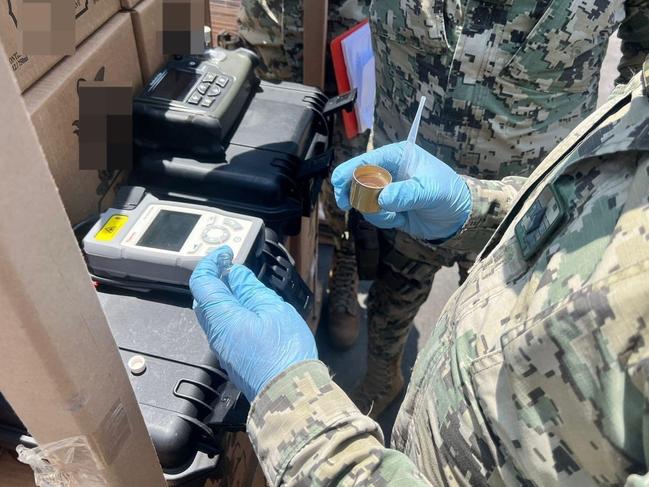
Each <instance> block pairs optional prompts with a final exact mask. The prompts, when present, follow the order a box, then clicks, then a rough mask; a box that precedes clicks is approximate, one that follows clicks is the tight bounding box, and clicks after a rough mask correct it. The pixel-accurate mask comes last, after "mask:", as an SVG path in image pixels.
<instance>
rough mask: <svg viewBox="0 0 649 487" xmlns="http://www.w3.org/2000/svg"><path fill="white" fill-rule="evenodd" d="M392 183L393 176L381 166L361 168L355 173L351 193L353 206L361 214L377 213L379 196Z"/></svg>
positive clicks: (350, 198) (350, 197) (350, 199)
mask: <svg viewBox="0 0 649 487" xmlns="http://www.w3.org/2000/svg"><path fill="white" fill-rule="evenodd" d="M391 182H392V175H391V174H390V173H389V172H388V171H386V170H385V169H383V168H382V167H379V166H373V165H365V166H359V167H357V168H356V170H355V171H354V176H353V179H352V187H351V190H350V193H349V201H350V203H351V205H352V206H353V207H354V208H356V209H357V210H358V211H360V212H361V213H377V212H378V211H379V210H380V209H381V207H380V206H379V194H381V191H382V190H383V188H385V187H386V186H387V185H388V184H390V183H391Z"/></svg>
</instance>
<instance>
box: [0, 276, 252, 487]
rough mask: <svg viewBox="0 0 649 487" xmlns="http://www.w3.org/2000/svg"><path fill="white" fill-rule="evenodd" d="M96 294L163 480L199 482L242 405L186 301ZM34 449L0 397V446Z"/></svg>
mask: <svg viewBox="0 0 649 487" xmlns="http://www.w3.org/2000/svg"><path fill="white" fill-rule="evenodd" d="M98 296H99V300H100V302H101V305H102V308H103V309H104V312H105V313H106V317H107V318H108V323H109V325H110V328H111V331H112V332H113V335H114V337H115V341H116V342H117V345H118V347H119V351H120V354H121V356H122V359H123V363H124V366H125V367H126V368H127V371H128V367H127V362H128V360H129V359H130V358H131V357H132V356H133V355H141V356H143V357H144V358H145V360H146V364H147V367H146V370H145V372H144V373H142V374H141V375H134V374H132V373H131V372H127V373H128V376H129V378H130V381H131V384H132V386H133V390H134V391H135V396H136V398H137V401H138V403H139V405H140V409H141V411H142V415H143V417H144V421H145V423H146V426H147V429H148V431H149V434H150V435H151V439H152V441H153V444H154V446H155V449H156V452H157V454H158V457H159V460H160V464H161V465H162V468H163V471H164V473H165V477H166V479H167V482H168V483H169V484H170V485H182V486H190V485H194V484H195V485H203V483H204V481H205V479H206V478H207V477H208V476H209V475H210V474H213V473H214V471H215V469H216V466H217V463H218V461H219V453H220V450H219V446H220V435H221V434H222V433H223V432H224V431H227V430H240V429H243V427H244V423H245V418H246V410H247V402H246V400H245V398H243V396H242V395H241V393H240V392H239V391H238V390H236V389H235V388H234V386H233V385H232V384H231V383H229V382H227V380H226V379H225V377H224V375H223V373H222V372H221V371H220V370H219V369H218V360H217V358H216V356H215V355H214V354H213V353H212V352H211V350H210V348H209V344H208V342H207V339H206V337H205V334H204V333H203V331H202V330H201V328H200V325H199V324H198V322H197V320H196V317H195V314H194V311H193V310H192V309H191V298H190V297H189V296H179V295H175V294H172V293H163V292H150V293H141V292H133V293H129V292H125V291H124V290H121V289H120V290H115V289H114V288H110V287H104V286H100V287H99V289H98ZM21 443H22V444H24V445H26V446H35V442H34V440H33V439H32V438H31V437H30V436H29V434H28V433H27V431H26V430H25V428H24V426H23V425H22V423H21V422H20V420H19V419H18V417H17V416H16V415H15V414H14V412H13V411H12V410H11V407H10V406H9V404H7V403H6V401H5V400H4V399H3V398H2V396H1V395H0V446H4V447H6V448H15V447H16V445H18V444H21Z"/></svg>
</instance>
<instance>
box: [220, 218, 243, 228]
mask: <svg viewBox="0 0 649 487" xmlns="http://www.w3.org/2000/svg"><path fill="white" fill-rule="evenodd" d="M223 225H225V226H226V227H230V228H231V229H232V230H241V229H242V228H243V226H241V223H239V222H238V221H236V220H233V219H232V218H224V219H223Z"/></svg>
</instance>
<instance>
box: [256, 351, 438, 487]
mask: <svg viewBox="0 0 649 487" xmlns="http://www.w3.org/2000/svg"><path fill="white" fill-rule="evenodd" d="M247 427H248V434H249V435H250V439H251V441H252V444H253V446H254V448H255V451H256V453H257V457H258V458H259V461H260V463H261V466H262V469H263V471H264V474H265V475H266V479H267V481H268V483H269V484H270V485H273V486H276V485H291V486H293V485H319V486H334V485H336V486H338V485H339V486H343V485H394V486H397V485H398V486H402V485H408V486H415V487H417V486H426V485H430V484H429V483H428V482H427V481H426V479H425V478H424V477H423V476H422V474H420V473H419V471H418V470H417V469H416V468H415V466H414V465H413V463H412V462H411V461H410V460H409V459H408V457H406V456H405V455H404V454H403V453H399V452H397V451H395V450H390V449H388V448H385V447H384V446H383V435H382V433H381V429H380V428H379V425H378V424H376V423H375V422H374V421H372V420H371V419H370V418H368V417H367V416H364V415H363V414H361V412H360V411H359V410H358V409H357V408H356V406H354V404H353V403H352V401H351V400H350V399H349V398H348V397H347V396H346V395H345V393H344V392H343V391H342V390H341V389H340V388H339V387H338V386H337V385H336V384H335V383H334V382H333V380H331V377H330V376H329V371H328V369H327V367H326V366H325V365H324V364H323V363H322V362H319V361H307V362H301V363H299V364H297V365H295V366H293V367H291V368H289V369H288V370H286V371H285V372H283V373H282V374H280V375H279V376H278V377H276V378H275V379H273V380H272V381H271V382H270V384H268V385H267V386H266V387H265V388H264V390H263V391H262V392H261V393H260V394H259V396H257V398H256V399H255V401H254V402H253V404H252V406H251V408H250V414H249V416H248V424H247Z"/></svg>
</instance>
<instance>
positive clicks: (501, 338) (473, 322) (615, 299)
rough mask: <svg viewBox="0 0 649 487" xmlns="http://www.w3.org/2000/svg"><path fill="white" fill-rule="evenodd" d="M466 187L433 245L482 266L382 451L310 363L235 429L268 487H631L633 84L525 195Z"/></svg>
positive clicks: (637, 363)
mask: <svg viewBox="0 0 649 487" xmlns="http://www.w3.org/2000/svg"><path fill="white" fill-rule="evenodd" d="M646 66H647V74H646V76H647V79H648V80H649V63H648V64H647V65H646ZM467 183H468V185H469V187H470V189H471V192H472V194H473V201H474V205H473V209H472V214H471V216H470V217H469V219H468V221H467V223H466V224H465V226H464V228H463V229H462V230H461V232H460V234H459V235H458V236H457V237H455V238H453V239H451V240H449V241H447V242H446V243H445V244H444V245H446V246H450V247H452V248H459V249H463V250H467V249H469V250H473V251H479V249H482V248H483V247H484V250H483V251H482V254H481V255H480V257H479V258H478V260H477V262H476V264H475V266H474V267H473V268H472V270H471V272H470V274H469V277H468V279H467V281H466V282H465V283H464V284H463V285H462V286H461V287H460V288H459V289H458V290H457V292H456V293H455V294H454V295H453V296H452V297H451V299H450V300H449V302H448V304H447V305H446V307H445V309H444V311H443V312H442V315H441V317H440V318H439V321H438V323H437V324H436V326H435V327H434V328H433V330H434V331H433V333H432V336H431V337H430V338H429V340H428V342H427V344H426V346H425V348H424V349H423V351H422V352H421V353H420V355H419V357H418V359H417V362H416V364H415V368H414V371H413V375H412V379H411V382H410V385H409V387H408V392H407V395H406V398H405V400H404V403H403V405H402V407H401V411H400V413H399V416H398V418H397V422H396V425H395V428H394V432H393V448H394V449H387V448H384V447H383V446H382V436H381V432H380V429H379V427H378V425H377V424H376V423H374V422H373V421H372V420H370V419H369V418H367V417H365V416H363V415H362V414H361V413H360V412H359V411H358V410H357V409H356V408H355V407H354V405H353V404H352V403H351V401H350V400H349V399H348V398H347V397H346V396H345V394H344V393H343V392H342V391H341V390H340V389H339V388H338V387H337V386H336V385H335V384H334V382H333V381H332V380H331V379H330V377H329V374H328V371H327V369H326V367H325V366H324V365H323V364H322V363H320V362H317V361H313V362H303V363H301V364H297V365H295V366H294V367H293V368H292V369H289V370H288V371H286V372H285V373H283V374H282V375H280V376H279V377H277V378H276V379H275V380H274V381H272V383H271V384H269V385H268V386H267V388H266V389H265V390H264V391H262V392H261V394H260V395H259V396H258V398H257V399H256V400H255V401H254V403H253V405H252V408H251V411H250V416H249V419H248V432H249V434H250V436H251V439H252V441H253V445H254V446H255V449H256V451H257V454H258V456H259V458H260V461H261V464H262V466H263V469H264V472H265V474H266V476H267V479H268V480H269V481H270V483H271V484H272V485H341V486H342V485H395V486H411V485H415V486H416V485H428V484H431V485H435V486H443V485H456V484H459V485H491V486H498V485H529V486H532V485H533V486H555V485H557V486H558V485H561V486H589V485H625V484H626V485H628V486H631V485H633V486H639V485H647V483H648V482H649V477H647V475H646V473H647V465H648V462H649V329H648V328H647V327H648V325H649V93H645V90H644V89H643V86H642V84H641V79H640V77H635V78H633V80H632V82H631V83H630V85H629V87H628V88H627V91H626V92H624V93H622V94H620V95H619V96H618V97H616V98H613V99H612V100H611V101H609V102H608V103H607V104H606V105H605V106H603V107H602V108H601V109H600V110H598V111H597V112H596V113H594V114H593V115H591V116H590V117H589V118H587V119H586V120H585V121H584V122H583V123H581V124H580V125H579V126H578V127H577V128H576V129H575V130H574V131H573V132H572V133H571V134H570V135H569V136H568V137H567V138H566V139H565V140H564V141H563V143H562V144H561V145H559V146H558V147H557V148H556V149H555V150H553V151H552V152H551V154H549V155H548V157H546V159H545V160H544V161H543V163H542V164H541V165H540V166H539V167H538V168H537V169H536V170H535V172H534V173H533V174H532V176H531V177H530V178H528V179H527V180H526V179H524V178H521V177H509V178H506V179H504V180H502V181H484V180H482V181H481V180H477V179H472V178H467ZM496 228H497V230H496ZM494 231H495V232H494ZM487 242H488V243H487ZM485 244H486V247H485Z"/></svg>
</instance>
